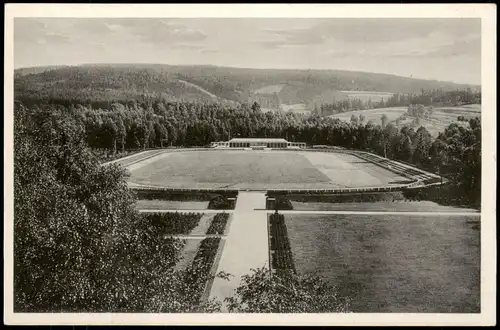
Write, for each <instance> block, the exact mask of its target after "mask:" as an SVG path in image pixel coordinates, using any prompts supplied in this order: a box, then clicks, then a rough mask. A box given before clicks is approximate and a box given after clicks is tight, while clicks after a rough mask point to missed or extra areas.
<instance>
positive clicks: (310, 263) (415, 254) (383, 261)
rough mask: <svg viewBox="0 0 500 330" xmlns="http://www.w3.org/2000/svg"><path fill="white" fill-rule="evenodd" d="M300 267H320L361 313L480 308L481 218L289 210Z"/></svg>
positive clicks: (290, 232) (474, 310)
mask: <svg viewBox="0 0 500 330" xmlns="http://www.w3.org/2000/svg"><path fill="white" fill-rule="evenodd" d="M286 224H287V227H288V233H289V237H290V242H291V245H292V251H293V254H294V260H295V265H296V267H297V270H298V271H299V272H314V271H316V272H319V274H321V275H322V276H324V277H326V278H328V279H329V280H330V281H332V283H333V284H336V285H338V286H339V287H340V291H341V292H342V293H343V294H346V295H349V296H350V297H351V298H352V304H351V308H352V310H353V311H355V312H400V313H401V312H437V313H446V312H462V313H463V312H479V289H480V286H479V284H480V283H479V281H480V276H479V275H480V250H479V248H480V231H479V218H478V217H466V216H462V217H457V216H436V217H433V218H430V217H419V216H387V215H385V216H373V215H370V216H363V215H336V216H331V215H330V216H308V215H293V216H292V215H287V216H286Z"/></svg>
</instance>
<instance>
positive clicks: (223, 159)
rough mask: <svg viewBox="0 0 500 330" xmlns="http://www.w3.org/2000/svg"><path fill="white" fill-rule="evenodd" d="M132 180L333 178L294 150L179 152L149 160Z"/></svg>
mask: <svg viewBox="0 0 500 330" xmlns="http://www.w3.org/2000/svg"><path fill="white" fill-rule="evenodd" d="M134 167H135V168H134V169H131V173H132V176H131V180H132V181H133V182H136V183H141V184H150V185H169V186H174V187H187V186H189V187H198V186H208V187H228V188H230V187H241V186H242V185H243V186H253V185H262V186H266V185H268V186H269V185H271V186H279V185H280V184H287V183H292V184H296V185H299V186H300V185H301V184H304V183H305V184H308V183H309V184H317V183H325V184H327V185H328V183H329V182H330V179H329V178H328V176H326V175H325V174H323V173H322V172H321V171H319V170H318V169H316V167H314V166H313V165H312V164H311V163H310V162H309V161H308V160H307V158H306V157H304V156H302V155H299V154H298V153H292V152H257V151H251V152H247V151H204V152H191V151H186V152H178V153H171V154H166V155H165V156H163V155H162V156H159V157H154V158H153V159H152V160H151V161H148V160H146V161H145V162H144V164H143V165H142V166H137V167H136V166H134Z"/></svg>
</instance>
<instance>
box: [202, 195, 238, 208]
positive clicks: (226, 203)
mask: <svg viewBox="0 0 500 330" xmlns="http://www.w3.org/2000/svg"><path fill="white" fill-rule="evenodd" d="M234 205H235V202H234V200H229V199H228V198H227V197H224V196H221V195H217V196H215V197H213V198H212V199H211V200H210V203H208V208H209V209H211V210H232V209H234Z"/></svg>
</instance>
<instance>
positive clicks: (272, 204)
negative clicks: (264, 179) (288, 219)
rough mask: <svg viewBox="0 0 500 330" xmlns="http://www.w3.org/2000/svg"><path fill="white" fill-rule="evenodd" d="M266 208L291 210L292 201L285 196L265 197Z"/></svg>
mask: <svg viewBox="0 0 500 330" xmlns="http://www.w3.org/2000/svg"><path fill="white" fill-rule="evenodd" d="M266 209H268V210H293V205H292V202H290V200H289V199H288V198H287V197H284V196H277V197H275V199H274V200H270V199H269V198H268V199H266Z"/></svg>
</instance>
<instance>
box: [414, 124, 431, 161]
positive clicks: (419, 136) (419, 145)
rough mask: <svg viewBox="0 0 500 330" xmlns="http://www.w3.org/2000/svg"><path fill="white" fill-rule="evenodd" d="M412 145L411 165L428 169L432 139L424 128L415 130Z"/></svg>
mask: <svg viewBox="0 0 500 330" xmlns="http://www.w3.org/2000/svg"><path fill="white" fill-rule="evenodd" d="M413 144H414V147H413V150H414V151H413V156H412V157H413V158H412V162H413V164H416V165H421V166H424V167H428V164H429V157H430V156H429V150H430V148H431V144H432V137H431V135H430V133H429V132H428V131H427V129H426V128H425V127H423V126H422V127H420V128H419V129H418V130H417V132H416V134H415V139H414V140H413Z"/></svg>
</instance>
